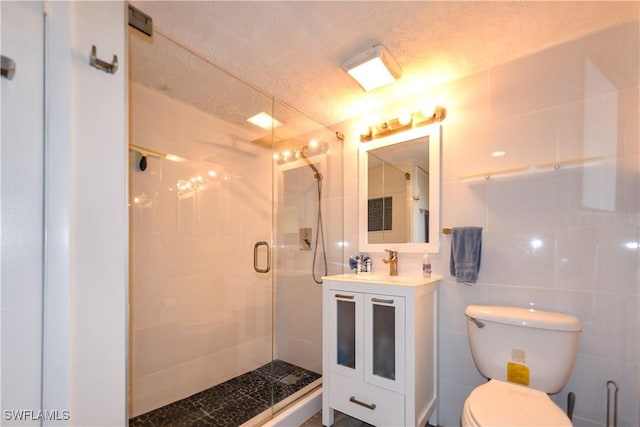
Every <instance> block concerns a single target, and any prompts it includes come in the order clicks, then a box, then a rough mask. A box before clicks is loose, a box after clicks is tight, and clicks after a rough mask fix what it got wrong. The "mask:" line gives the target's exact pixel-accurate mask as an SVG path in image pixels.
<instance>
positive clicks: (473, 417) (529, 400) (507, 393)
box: [460, 380, 572, 427]
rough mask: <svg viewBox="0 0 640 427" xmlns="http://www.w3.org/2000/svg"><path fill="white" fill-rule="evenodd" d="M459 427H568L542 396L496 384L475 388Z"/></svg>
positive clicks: (559, 411)
mask: <svg viewBox="0 0 640 427" xmlns="http://www.w3.org/2000/svg"><path fill="white" fill-rule="evenodd" d="M460 425H461V426H462V427H520V426H530V427H543V426H544V427H552V426H557V427H565V426H566V427H571V426H572V423H571V420H569V417H567V415H566V414H565V413H564V412H563V411H562V409H560V408H559V407H558V405H556V404H555V403H554V402H553V401H552V400H551V398H550V397H549V396H548V395H547V394H546V393H544V392H542V391H538V390H533V389H530V388H527V387H524V386H521V385H518V384H510V383H507V382H504V381H499V380H490V381H489V382H487V383H485V384H483V385H481V386H478V387H476V388H475V389H474V390H473V391H472V392H471V394H470V395H469V397H468V398H467V400H466V401H465V403H464V407H463V409H462V415H461V417H460Z"/></svg>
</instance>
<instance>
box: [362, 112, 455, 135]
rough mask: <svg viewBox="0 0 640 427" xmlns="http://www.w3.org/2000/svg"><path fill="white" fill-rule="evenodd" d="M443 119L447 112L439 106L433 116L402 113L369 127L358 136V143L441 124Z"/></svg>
mask: <svg viewBox="0 0 640 427" xmlns="http://www.w3.org/2000/svg"><path fill="white" fill-rule="evenodd" d="M445 117H447V110H446V109H445V108H444V107H440V106H436V107H435V108H434V110H433V114H427V115H425V112H424V111H418V112H415V113H410V114H406V113H404V114H401V115H400V117H398V118H395V119H391V120H387V121H386V122H381V123H377V124H375V125H372V126H369V127H368V128H367V129H366V133H364V134H361V135H360V142H369V141H371V140H372V139H376V138H382V137H383V136H389V135H392V134H394V133H398V132H403V131H405V130H409V129H411V128H417V127H420V126H426V125H430V124H432V123H437V122H441V121H443V120H444V119H445Z"/></svg>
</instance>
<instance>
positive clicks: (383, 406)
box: [329, 373, 405, 426]
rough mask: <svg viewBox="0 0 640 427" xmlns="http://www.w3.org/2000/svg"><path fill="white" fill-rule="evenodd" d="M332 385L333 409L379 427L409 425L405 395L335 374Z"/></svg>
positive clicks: (330, 391) (332, 377) (332, 376)
mask: <svg viewBox="0 0 640 427" xmlns="http://www.w3.org/2000/svg"><path fill="white" fill-rule="evenodd" d="M330 384H331V385H330V390H329V393H330V396H331V397H330V399H331V401H330V406H331V407H332V408H334V409H337V410H338V411H340V412H344V413H345V414H349V415H351V416H352V417H355V418H358V419H359V420H362V421H364V422H366V423H369V424H374V425H378V426H403V425H404V424H405V423H404V396H403V395H401V394H398V393H394V392H392V391H389V390H385V389H383V388H380V387H377V386H374V385H370V384H366V383H363V382H361V381H356V380H352V379H350V378H346V377H343V376H342V375H339V374H333V373H332V374H331V379H330ZM352 400H356V401H358V402H361V403H363V404H366V405H375V408H373V409H371V408H367V407H365V406H363V405H361V404H358V403H356V402H353V401H352Z"/></svg>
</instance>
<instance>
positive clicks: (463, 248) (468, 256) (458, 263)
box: [449, 227, 482, 283]
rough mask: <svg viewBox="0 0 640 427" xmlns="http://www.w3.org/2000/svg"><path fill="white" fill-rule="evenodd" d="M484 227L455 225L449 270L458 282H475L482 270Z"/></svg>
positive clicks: (452, 234)
mask: <svg viewBox="0 0 640 427" xmlns="http://www.w3.org/2000/svg"><path fill="white" fill-rule="evenodd" d="M481 254H482V227H454V228H453V230H452V233H451V263H450V265H449V270H450V272H451V275H452V276H454V277H455V278H456V281H457V282H466V283H475V282H476V281H477V280H478V272H479V271H480V255H481Z"/></svg>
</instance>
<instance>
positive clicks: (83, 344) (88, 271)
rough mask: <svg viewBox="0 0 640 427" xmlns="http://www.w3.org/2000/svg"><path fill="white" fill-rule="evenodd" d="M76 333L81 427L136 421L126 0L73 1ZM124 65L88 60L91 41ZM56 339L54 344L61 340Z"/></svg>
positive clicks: (74, 404)
mask: <svg viewBox="0 0 640 427" xmlns="http://www.w3.org/2000/svg"><path fill="white" fill-rule="evenodd" d="M71 26H72V27H71V28H72V30H71V49H70V54H71V67H72V81H71V84H72V87H71V91H70V93H69V94H70V95H71V100H72V101H71V102H72V116H71V123H72V124H71V138H72V139H71V141H72V142H71V144H72V152H73V154H72V158H71V159H70V160H71V194H72V196H71V218H70V226H71V227H70V236H71V239H70V252H71V295H70V297H71V311H70V315H71V339H70V349H71V351H70V367H71V370H70V374H71V375H70V394H71V401H70V408H69V409H70V411H71V423H72V424H73V425H96V424H99V425H122V424H126V419H127V418H126V393H127V391H126V390H127V388H126V370H127V356H126V344H127V342H126V338H127V331H126V324H127V323H126V322H127V320H126V319H127V265H128V260H127V240H128V224H127V221H128V220H127V210H126V195H127V172H126V159H127V157H126V155H127V154H126V153H127V151H126V140H127V115H126V111H127V94H126V85H127V76H128V71H127V67H126V64H127V60H126V39H125V35H126V32H125V28H126V5H125V4H124V3H121V2H106V1H105V2H73V3H72V6H71ZM92 44H95V45H96V47H97V53H98V57H99V58H101V59H104V60H106V61H109V62H110V60H111V58H112V57H113V55H114V54H116V55H118V58H119V64H120V68H119V69H118V72H117V73H116V74H113V75H111V74H107V73H105V72H103V71H100V70H97V69H95V68H93V67H91V66H89V65H88V60H89V52H90V49H91V45H92ZM52 345H54V343H52Z"/></svg>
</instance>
